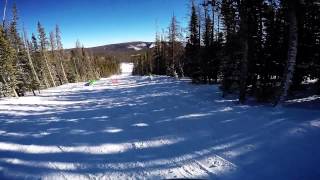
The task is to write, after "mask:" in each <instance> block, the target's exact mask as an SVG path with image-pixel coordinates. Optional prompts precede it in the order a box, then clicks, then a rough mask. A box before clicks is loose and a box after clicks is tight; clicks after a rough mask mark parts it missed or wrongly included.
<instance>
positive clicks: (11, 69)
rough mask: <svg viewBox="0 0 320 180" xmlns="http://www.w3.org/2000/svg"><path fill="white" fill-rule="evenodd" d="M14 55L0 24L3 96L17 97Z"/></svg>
mask: <svg viewBox="0 0 320 180" xmlns="http://www.w3.org/2000/svg"><path fill="white" fill-rule="evenodd" d="M14 55H15V52H14V49H13V48H12V47H11V46H10V41H9V40H8V39H7V37H6V35H5V32H4V30H3V28H2V26H0V76H1V79H0V81H1V92H2V95H3V96H11V95H14V96H16V97H18V94H17V92H16V88H17V79H16V72H17V69H16V64H15V57H14Z"/></svg>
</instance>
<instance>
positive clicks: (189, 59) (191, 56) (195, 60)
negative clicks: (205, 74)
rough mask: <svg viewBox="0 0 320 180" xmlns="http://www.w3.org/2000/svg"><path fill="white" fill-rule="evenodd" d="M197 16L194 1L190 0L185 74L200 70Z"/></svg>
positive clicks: (193, 73) (191, 74)
mask: <svg viewBox="0 0 320 180" xmlns="http://www.w3.org/2000/svg"><path fill="white" fill-rule="evenodd" d="M199 26H200V25H199V17H198V14H197V10H196V6H195V2H194V1H192V7H191V17H190V22H189V29H188V30H189V32H188V34H189V35H188V38H187V39H188V40H187V45H186V47H185V57H186V63H185V73H186V75H187V76H194V75H195V74H196V73H197V72H199V71H200V62H199V57H198V56H199V50H200V49H199V47H200V44H199V42H200V36H199Z"/></svg>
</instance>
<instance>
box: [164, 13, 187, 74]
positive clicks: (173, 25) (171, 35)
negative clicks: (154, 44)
mask: <svg viewBox="0 0 320 180" xmlns="http://www.w3.org/2000/svg"><path fill="white" fill-rule="evenodd" d="M168 50H169V51H168V52H169V61H168V62H167V72H168V75H170V76H173V77H178V76H179V75H180V76H184V71H183V69H182V67H183V62H182V55H183V46H182V33H181V28H180V26H179V23H178V21H177V19H176V17H175V15H173V16H172V18H171V22H170V26H169V28H168ZM178 73H179V74H178Z"/></svg>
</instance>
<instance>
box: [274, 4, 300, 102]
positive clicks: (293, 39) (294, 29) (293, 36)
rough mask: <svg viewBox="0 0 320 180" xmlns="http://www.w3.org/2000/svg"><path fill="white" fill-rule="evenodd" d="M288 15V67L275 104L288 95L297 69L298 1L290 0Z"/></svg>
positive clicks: (282, 100)
mask: <svg viewBox="0 0 320 180" xmlns="http://www.w3.org/2000/svg"><path fill="white" fill-rule="evenodd" d="M288 3H289V4H288V7H289V10H288V13H289V14H288V15H289V16H288V17H289V48H288V60H287V65H286V69H285V72H284V76H283V82H282V86H281V87H282V90H281V91H282V92H281V94H280V97H279V98H278V100H277V102H276V104H275V105H277V104H278V103H280V104H282V103H283V102H284V101H285V99H286V97H287V95H288V90H289V88H290V85H291V83H292V77H293V73H294V70H295V65H296V59H297V51H298V48H297V47H298V19H297V18H298V17H297V3H298V2H297V1H296V0H290V1H288Z"/></svg>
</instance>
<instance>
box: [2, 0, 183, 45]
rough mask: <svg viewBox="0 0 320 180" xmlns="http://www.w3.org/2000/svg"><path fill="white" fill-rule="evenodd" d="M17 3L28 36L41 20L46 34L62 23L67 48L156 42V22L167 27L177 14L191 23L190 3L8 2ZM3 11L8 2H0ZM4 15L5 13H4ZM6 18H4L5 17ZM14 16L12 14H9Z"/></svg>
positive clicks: (177, 0)
mask: <svg viewBox="0 0 320 180" xmlns="http://www.w3.org/2000/svg"><path fill="white" fill-rule="evenodd" d="M8 1H9V7H10V9H9V10H10V11H11V7H12V4H13V2H14V1H15V2H16V4H17V6H18V10H19V16H20V24H22V23H23V24H24V26H25V27H26V29H27V31H28V33H32V32H36V24H37V22H38V21H40V22H41V23H42V24H43V25H44V27H45V29H46V31H48V32H49V31H51V30H53V29H54V27H55V24H59V26H60V28H61V31H62V38H63V43H64V46H65V47H66V48H70V47H73V46H74V44H75V41H76V40H77V39H79V40H80V41H81V42H82V43H83V44H84V45H85V46H86V47H92V46H98V45H105V44H112V43H119V42H128V41H137V40H141V41H153V40H154V34H155V31H156V22H158V26H159V30H161V28H166V27H167V26H168V24H169V21H170V17H171V16H172V14H173V12H174V14H175V15H176V16H177V18H178V20H179V21H180V23H181V25H182V26H185V25H186V24H187V18H186V17H187V14H188V4H189V0H8ZM0 3H1V5H0V8H1V12H2V9H3V4H4V0H0ZM1 14H2V13H1ZM1 16H2V15H1ZM9 16H10V14H9Z"/></svg>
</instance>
